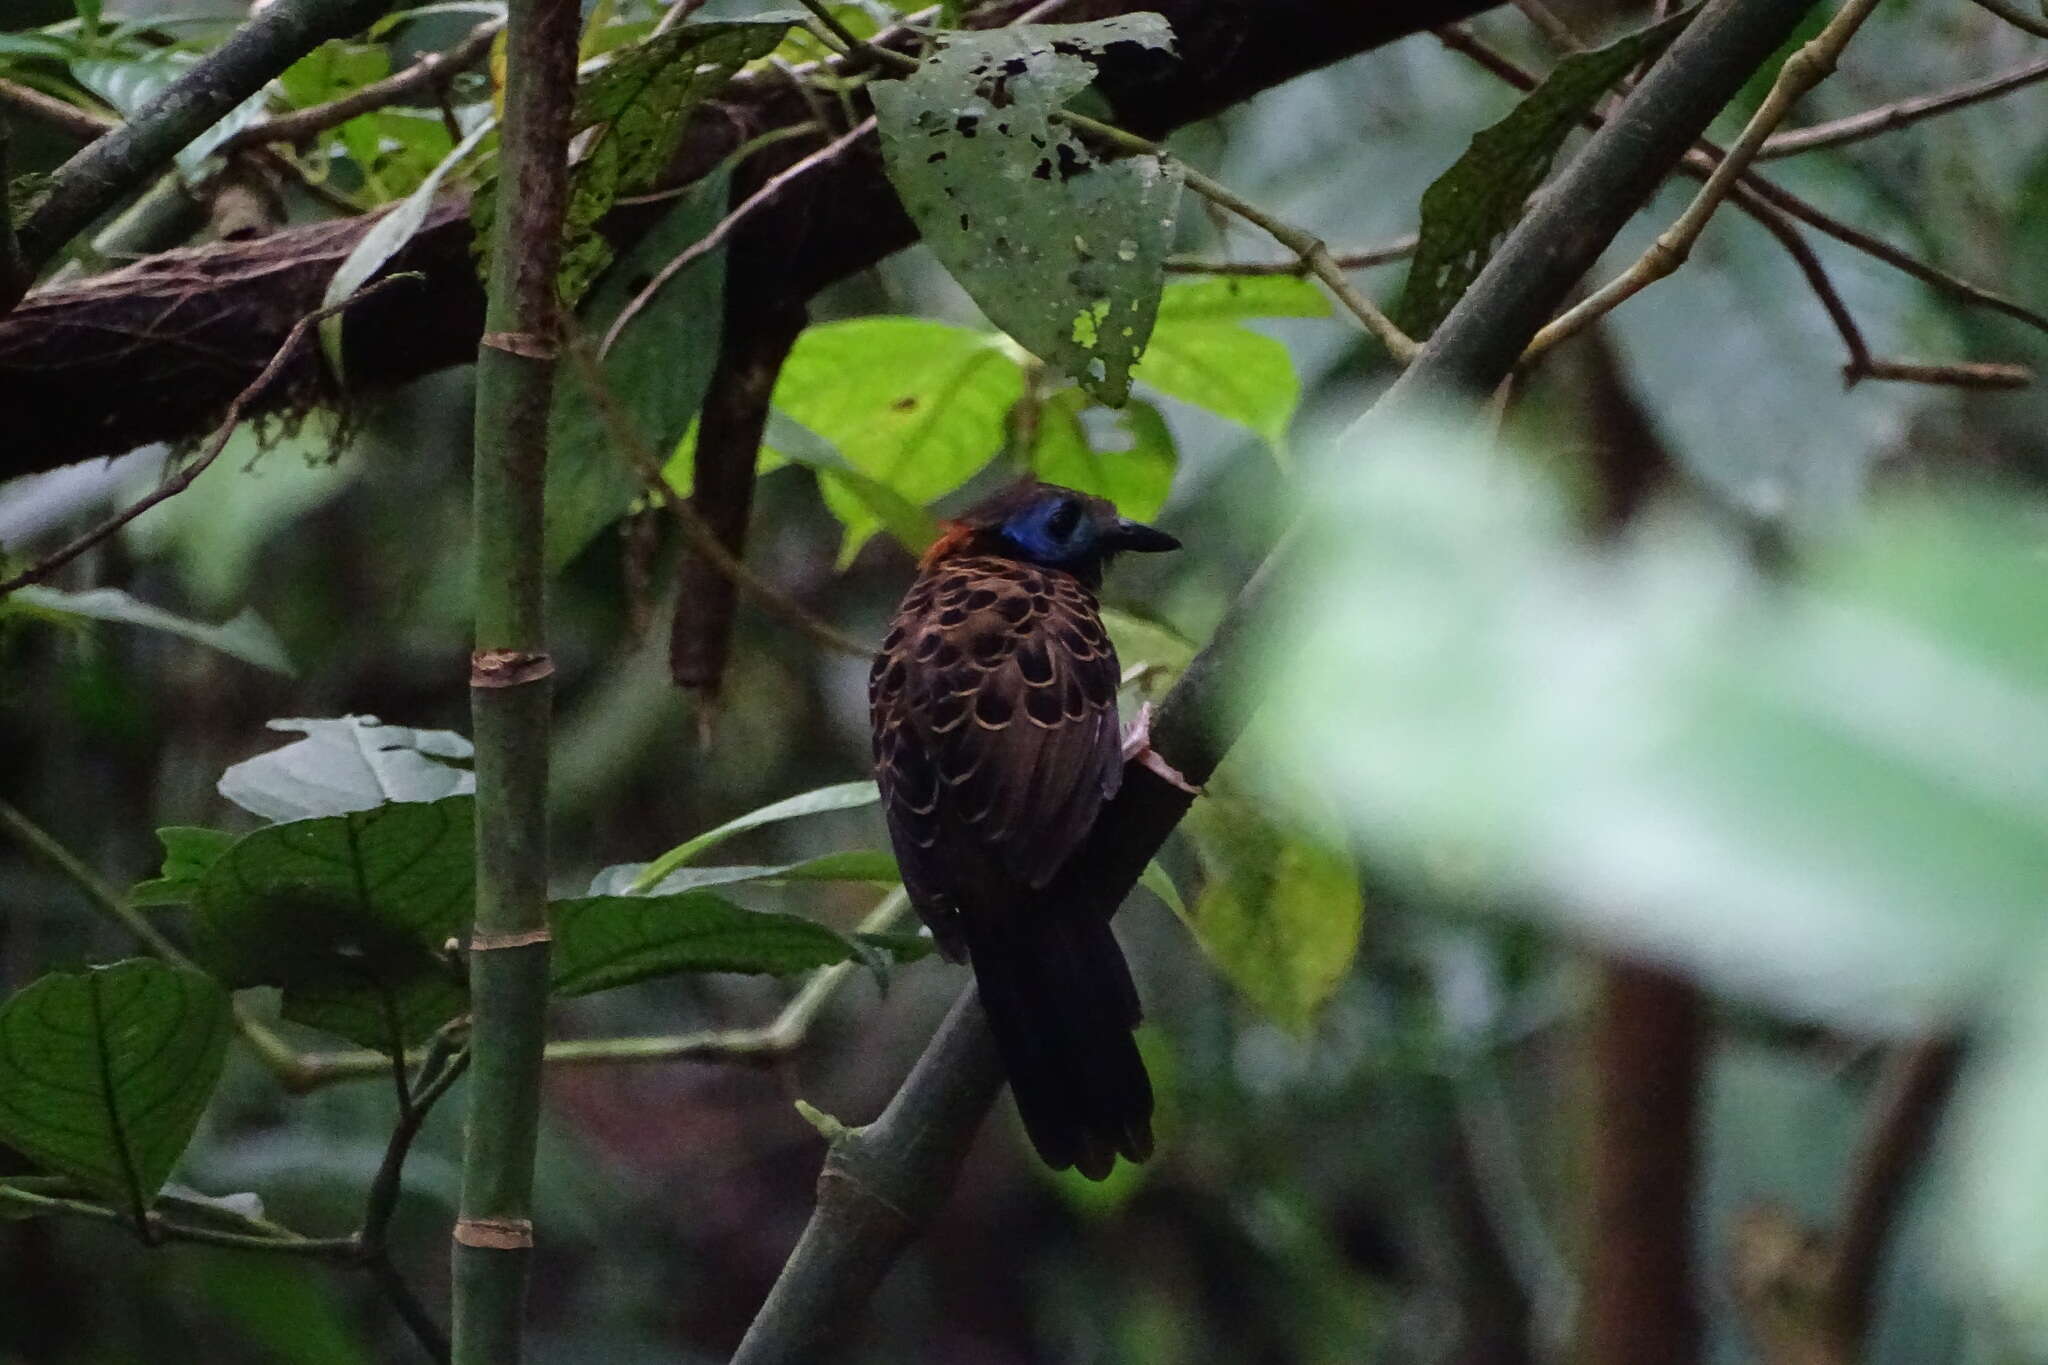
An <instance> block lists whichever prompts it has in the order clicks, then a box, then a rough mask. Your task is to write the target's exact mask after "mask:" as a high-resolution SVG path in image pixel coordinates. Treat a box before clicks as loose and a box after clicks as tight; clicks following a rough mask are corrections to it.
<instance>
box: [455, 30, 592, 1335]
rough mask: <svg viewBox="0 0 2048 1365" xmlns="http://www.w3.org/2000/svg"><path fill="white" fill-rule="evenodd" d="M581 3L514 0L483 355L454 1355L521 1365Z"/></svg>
mask: <svg viewBox="0 0 2048 1365" xmlns="http://www.w3.org/2000/svg"><path fill="white" fill-rule="evenodd" d="M578 17H579V16H578V7H577V4H576V0H513V3H512V4H511V6H510V11H509V13H508V15H507V20H506V34H507V38H506V82H505V113H504V123H503V133H502V139H503V140H502V146H503V151H502V152H501V154H500V163H499V166H500V169H499V177H498V212H497V214H496V215H495V219H494V222H493V226H492V233H491V243H490V246H491V273H490V289H489V304H488V306H487V308H486V311H485V314H484V337H483V345H482V347H481V349H480V350H479V352H478V357H477V379H476V385H477V397H476V457H475V510H474V516H475V528H476V529H475V539H476V565H477V575H476V594H477V599H476V653H475V654H474V655H473V656H472V658H471V661H470V710H471V716H472V724H473V729H474V732H475V733H474V738H475V742H476V786H477V804H476V819H477V846H476V847H477V868H476V871H477V877H476V930H475V933H474V935H473V936H472V939H471V945H470V958H469V984H470V1009H471V1018H472V1021H473V1022H472V1030H471V1035H470V1056H471V1063H470V1070H471V1082H470V1087H469V1120H468V1125H467V1128H466V1131H465V1133H464V1143H463V1160H462V1200H461V1212H460V1217H459V1218H458V1219H457V1222H456V1225H455V1246H454V1253H453V1255H454V1267H453V1278H454V1299H455V1302H454V1312H453V1327H454V1330H453V1337H454V1341H453V1357H452V1358H453V1359H454V1360H455V1361H456V1362H458V1365H518V1362H519V1360H520V1358H521V1342H522V1335H523V1332H522V1328H523V1316H524V1300H525V1296H526V1271H527V1262H528V1260H529V1259H530V1257H531V1255H532V1246H533V1223H532V1212H533V1155H534V1144H535V1139H536V1136H537V1133H538V1131H539V1126H540V1077H541V1051H542V1048H543V1047H544V1046H545V1044H546V1031H547V1009H548V945H547V939H546V934H547V891H548V848H547V784H548V720H549V710H550V702H551V699H552V687H551V675H552V674H553V672H554V665H553V663H552V661H551V660H550V659H549V657H548V652H547V650H548V644H547V628H546V616H545V601H544V573H543V566H542V561H541V544H542V541H541V524H542V511H543V504H544V500H545V499H544V492H545V489H546V485H547V437H548V411H549V407H550V402H551V399H552V397H553V393H554V375H555V351H556V347H557V345H558V344H559V338H560V334H561V317H560V304H559V299H558V296H557V293H556V288H555V275H556V271H557V268H558V266H559V264H560V260H561V239H562V213H563V207H564V205H565V203H566V202H567V198H568V167H567V161H568V133H569V110H570V106H571V103H572V101H573V99H574V97H575V83H576V40H577V26H578Z"/></svg>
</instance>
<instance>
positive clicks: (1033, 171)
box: [873, 14, 1181, 407]
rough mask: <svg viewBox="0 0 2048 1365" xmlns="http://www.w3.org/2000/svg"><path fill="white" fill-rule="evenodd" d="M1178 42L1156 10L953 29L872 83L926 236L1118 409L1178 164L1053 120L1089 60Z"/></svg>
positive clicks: (1177, 181) (1155, 277) (1160, 256)
mask: <svg viewBox="0 0 2048 1365" xmlns="http://www.w3.org/2000/svg"><path fill="white" fill-rule="evenodd" d="M1171 45H1172V32H1171V30H1170V29H1168V28H1167V26H1166V21H1165V20H1164V19H1161V18H1160V17H1159V16H1158V15H1156V14H1136V15H1126V16H1123V17H1121V18H1115V19H1103V20H1099V21H1097V22H1095V23H1091V24H1046V25H1027V26H1024V27H1021V28H1002V29H990V30H988V31H986V32H978V33H973V34H947V35H945V36H944V37H943V39H942V41H941V46H940V48H939V50H938V51H937V52H936V53H935V54H933V55H932V56H930V57H927V58H926V59H925V60H924V62H923V63H922V64H921V65H920V66H919V68H918V70H917V72H916V74H914V75H912V76H910V77H908V78H906V79H904V80H901V81H884V82H881V83H879V84H877V85H875V86H874V87H873V90H874V100H875V112H876V114H877V115H878V116H879V117H880V119H881V129H882V154H883V157H884V160H885V162H886V164H887V168H888V172H889V178H890V180H891V181H892V182H893V183H894V184H895V186H896V190H897V193H898V194H899V195H900V196H901V197H902V200H903V205H904V207H905V208H906V209H907V210H909V213H910V216H911V218H912V219H913V220H915V221H916V223H917V226H918V229H919V231H920V232H921V233H922V234H923V237H924V241H925V244H926V245H928V246H929V247H931V249H932V252H933V254H935V255H936V256H938V258H939V260H940V261H942V262H944V264H945V266H946V268H947V269H948V270H950V271H952V272H953V276H954V278H956V279H957V280H959V281H960V284H961V287H962V288H964V289H966V290H967V292H968V293H969V294H971V295H973V297H974V301H975V302H976V303H978V304H980V305H981V309H982V311H983V312H985V313H987V314H988V316H989V319H990V320H991V321H993V322H994V323H995V324H996V325H997V326H998V327H1001V328H1002V329H1003V330H1004V331H1006V332H1008V333H1009V334H1010V335H1011V336H1013V337H1015V338H1016V339H1017V341H1018V343H1019V344H1020V345H1022V346H1024V347H1025V349H1027V350H1029V351H1031V352H1032V353H1034V354H1035V355H1038V356H1040V357H1041V358H1043V359H1044V360H1046V361H1047V362H1048V363H1050V364H1052V365H1056V366H1058V367H1059V368H1060V369H1061V370H1063V371H1065V372H1066V373H1067V374H1069V375H1071V376H1072V377H1073V378H1074V379H1075V381H1076V382H1078V383H1080V384H1082V385H1085V386H1086V387H1087V388H1088V390H1089V392H1091V393H1092V394H1094V395H1095V396H1096V397H1097V398H1098V399H1100V400H1101V401H1103V402H1105V403H1108V404H1110V405H1111V406H1112V407H1114V406H1118V405H1120V404H1122V402H1123V401H1124V399H1125V397H1126V396H1128V395H1129V393H1130V388H1131V366H1132V365H1133V364H1134V363H1136V361H1137V358H1138V356H1139V355H1140V354H1141V353H1142V352H1143V351H1144V349H1145V343H1146V341H1147V340H1148V339H1149V338H1150V336H1151V334H1152V321H1153V315H1154V313H1155V312H1156V311H1157V309H1158V306H1159V291H1160V286H1161V281H1162V279H1163V270H1164V265H1165V259H1166V252H1167V248H1168V246H1169V245H1170V244H1171V241H1172V236H1173V220H1174V211H1175V207H1176V205H1177V204H1178V203H1179V200H1180V186H1181V174H1180V169H1179V167H1178V166H1177V165H1175V164H1174V163H1172V162H1170V161H1161V160H1160V159H1159V158H1157V157H1152V156H1131V157H1123V158H1120V159H1117V160H1105V159H1103V158H1102V157H1100V156H1098V155H1097V154H1096V153H1095V152H1093V151H1092V150H1090V149H1089V147H1088V146H1087V145H1086V144H1085V143H1083V142H1082V141H1081V139H1080V138H1079V137H1078V136H1077V135H1076V134H1075V133H1074V131H1073V129H1071V128H1069V127H1067V126H1066V125H1064V124H1062V123H1059V122H1057V121H1056V120H1055V119H1054V115H1055V113H1057V112H1058V110H1059V109H1060V107H1061V106H1062V105H1064V104H1065V103H1066V102H1067V101H1068V100H1069V99H1071V98H1073V97H1074V96H1075V95H1078V94H1080V93H1081V91H1083V90H1084V89H1086V88H1087V87H1088V85H1089V84H1090V83H1091V82H1092V81H1093V80H1094V78H1095V68H1094V65H1093V60H1092V59H1094V58H1096V57H1099V56H1100V55H1102V54H1103V53H1105V52H1107V51H1108V50H1110V49H1111V48H1114V47H1119V46H1136V47H1141V48H1151V49H1158V50H1167V49H1170V47H1171Z"/></svg>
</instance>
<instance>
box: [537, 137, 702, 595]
mask: <svg viewBox="0 0 2048 1365" xmlns="http://www.w3.org/2000/svg"><path fill="white" fill-rule="evenodd" d="M728 180H729V176H728V174H727V173H726V172H724V171H719V172H717V173H715V174H712V175H709V176H706V177H705V178H704V179H703V180H701V181H699V182H698V183H697V184H696V185H694V186H692V187H691V189H690V192H689V193H688V194H686V195H684V196H682V198H680V199H679V200H677V201H676V203H675V205H674V206H673V207H672V208H670V209H669V211H668V212H667V213H665V214H663V215H662V217H661V220H660V221H659V222H657V223H656V224H655V225H654V226H653V228H651V229H650V230H649V231H648V233H647V235H646V236H645V237H643V238H641V239H640V241H639V242H638V243H636V244H635V245H634V247H633V249H632V250H631V251H629V252H628V253H627V255H626V258H625V259H624V260H622V261H620V262H619V263H618V264H617V266H616V267H615V268H613V269H612V270H610V271H608V272H606V274H605V276H604V279H603V280H602V281H601V282H600V283H599V285H598V287H597V288H596V290H594V291H593V292H592V293H591V295H590V297H589V298H588V299H587V300H586V301H585V303H584V307H583V309H582V317H581V319H580V321H581V324H582V326H583V328H584V330H585V332H586V334H588V335H590V336H593V337H601V336H603V335H604V334H605V331H606V329H608V328H609V327H610V326H611V324H612V321H613V319H615V318H617V317H618V315H619V314H620V313H621V312H623V311H625V308H626V305H627V304H629V303H631V302H632V301H633V297H634V296H635V295H636V294H638V293H639V292H640V290H641V289H642V288H643V287H645V286H646V285H647V283H648V282H649V281H650V280H652V279H653V278H654V276H655V274H656V273H657V272H658V271H660V270H661V268H662V267H663V266H665V265H667V264H668V263H669V261H671V260H672V259H674V258H675V257H676V256H677V255H679V254H681V252H682V251H683V250H684V249H685V248H687V247H689V246H691V245H692V244H693V243H695V242H697V241H698V240H699V239H700V238H702V237H703V236H704V234H705V233H707V232H709V231H710V230H711V229H712V228H713V227H714V226H715V225H716V224H717V222H718V220H719V218H720V217H721V216H722V215H723V214H724V212H725V202H726V186H727V183H728ZM724 310H725V251H724V249H723V248H720V249H719V250H716V251H710V252H706V253H705V254H704V255H703V256H701V257H699V258H698V259H697V260H696V261H693V262H692V263H691V264H690V265H689V266H688V267H687V268H685V269H684V270H682V271H681V272H680V273H678V274H677V275H676V277H675V278H673V279H671V280H670V281H669V282H668V283H667V284H666V285H664V286H662V289H661V292H660V293H658V294H656V295H655V296H654V297H653V298H652V299H649V300H648V302H647V306H646V307H644V308H642V309H641V310H640V312H639V313H638V314H637V315H636V316H635V317H634V318H633V321H632V322H631V323H630V324H629V325H628V326H627V327H626V328H625V329H624V330H623V331H621V332H620V333H619V339H618V341H617V342H616V343H614V344H613V346H612V349H611V351H610V353H609V354H607V355H606V356H605V358H604V361H603V366H604V375H605V381H606V383H607V385H608V386H609V387H610V389H611V392H612V395H613V396H614V397H615V398H616V399H617V400H618V404H619V407H620V410H621V415H622V416H623V417H624V418H625V419H626V420H627V421H628V422H629V423H630V424H631V425H632V426H633V428H634V430H636V431H638V432H639V433H640V439H641V440H642V442H643V443H644V444H645V445H646V447H647V449H648V450H651V451H655V452H660V451H665V450H668V449H669V448H670V447H671V446H674V445H675V444H676V443H677V442H678V441H679V440H680V439H681V438H682V437H683V435H684V433H685V432H687V431H688V430H689V428H690V424H691V422H692V421H694V420H695V418H696V416H697V410H698V409H699V408H700V407H702V406H703V403H704V394H705V391H706V390H707V389H709V388H710V386H711V372H712V370H713V369H714V368H715V367H716V365H717V364H718V346H719V338H720V336H721V334H722V331H723V326H724V316H725V314H724ZM646 486H647V481H646V479H645V478H644V477H642V475H641V472H640V471H639V470H638V469H636V468H634V466H633V459H632V456H631V454H630V453H628V452H627V451H624V450H621V449H620V448H619V444H618V442H617V441H615V440H614V439H613V438H612V433H611V428H610V427H609V426H608V425H607V424H606V422H605V419H604V416H603V415H602V413H601V412H600V411H599V409H598V406H597V404H596V402H595V401H594V400H593V399H592V398H591V395H590V389H589V386H588V385H586V384H585V383H584V381H583V376H582V374H581V373H580V372H579V370H578V368H577V366H576V365H575V364H573V363H570V364H564V365H562V366H561V367H560V368H559V369H558V371H557V373H556V377H555V404H554V410H553V412H552V414H551V415H550V416H549V418H548V489H547V505H546V512H545V517H546V521H545V526H546V546H547V565H548V571H549V572H550V573H554V572H558V571H559V570H561V569H562V568H563V567H564V566H565V565H567V564H568V563H569V561H570V560H572V559H574V558H575V557H576V556H577V555H578V554H579V553H581V552H582V550H583V547H584V546H586V545H588V544H589V543H590V541H591V538H592V537H594V536H595V535H596V534H597V533H598V532H599V531H601V530H603V529H604V528H605V527H607V526H609V525H611V524H612V523H613V522H615V521H617V520H618V519H619V518H620V517H622V516H624V515H625V514H626V511H627V509H628V508H629V507H631V506H632V504H633V501H634V499H635V498H638V497H639V496H640V495H641V494H642V493H643V492H644V491H645V490H646Z"/></svg>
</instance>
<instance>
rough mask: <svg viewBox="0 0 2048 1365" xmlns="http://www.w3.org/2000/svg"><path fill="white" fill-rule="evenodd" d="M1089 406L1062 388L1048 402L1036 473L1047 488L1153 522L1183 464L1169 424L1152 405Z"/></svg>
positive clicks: (1043, 413) (1043, 412)
mask: <svg viewBox="0 0 2048 1365" xmlns="http://www.w3.org/2000/svg"><path fill="white" fill-rule="evenodd" d="M1088 407H1089V404H1088V397H1087V395H1086V394H1084V393H1083V392H1082V391H1081V390H1079V389H1062V390H1060V391H1059V392H1058V393H1055V394H1054V395H1052V397H1050V398H1048V399H1047V400H1046V401H1045V403H1044V405H1043V406H1042V407H1041V408H1040V409H1039V415H1038V446H1037V449H1036V450H1034V451H1033V452H1032V456H1031V468H1032V472H1033V473H1035V474H1037V475H1038V477H1039V478H1041V479H1044V480H1045V481H1046V482H1048V483H1057V484H1064V485H1066V486H1067V487H1068V488H1078V489H1080V490H1081V491H1082V492H1084V493H1093V494H1095V495H1097V496H1098V497H1104V498H1108V499H1109V500H1110V501H1111V502H1113V503H1115V504H1116V507H1117V510H1118V511H1119V512H1121V513H1122V514H1123V515H1125V516H1127V517H1130V518H1131V519H1132V520H1134V521H1150V520H1151V519H1152V518H1153V517H1155V516H1157V515H1158V513H1159V509H1160V508H1162V507H1164V506H1165V505H1166V495H1167V494H1168V493H1169V492H1171V491H1172V489H1173V472H1174V469H1175V467H1176V466H1177V465H1178V464H1179V462H1180V450H1179V448H1178V447H1177V446H1175V445H1174V442H1173V433H1172V432H1171V431H1169V430H1167V426H1166V419H1165V418H1164V417H1162V416H1160V413H1159V409H1158V408H1156V407H1154V406H1152V405H1151V404H1150V403H1126V404H1125V405H1124V406H1123V407H1122V408H1120V409H1116V410H1114V411H1111V410H1104V409H1097V410H1095V411H1094V412H1090V411H1089V410H1088ZM1091 418H1093V419H1095V420H1093V421H1092V422H1091V420H1090V419H1091ZM1091 426H1092V427H1094V428H1095V430H1094V431H1091V430H1090V428H1091Z"/></svg>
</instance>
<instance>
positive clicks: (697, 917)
mask: <svg viewBox="0 0 2048 1365" xmlns="http://www.w3.org/2000/svg"><path fill="white" fill-rule="evenodd" d="M548 918H549V920H550V922H551V924H552V925H553V929H554V936H555V948H554V954H553V956H552V958H551V959H550V962H551V970H552V971H553V973H554V989H555V994H557V995H588V994H590V993H591V992H592V991H602V990H609V989H611V988H612V987H614V986H627V985H631V984H633V983H634V982H636V981H648V980H652V979H653V978H655V977H659V976H672V975H675V974H677V973H679V972H754V973H761V974H765V975H769V976H788V975H791V974H793V973H796V972H805V971H809V970H811V969H812V968H814V967H830V966H832V965H833V964H834V963H839V962H857V961H864V960H866V959H867V956H868V952H866V951H863V947H866V948H867V949H868V950H869V951H873V950H876V949H883V950H886V949H887V948H888V947H889V942H890V941H889V940H888V939H886V938H879V937H870V939H869V940H868V941H867V943H866V944H865V945H863V944H859V943H856V942H854V941H852V940H849V939H847V938H846V937H844V936H843V935H840V934H837V933H834V932H833V931H832V930H830V929H827V928H826V927H825V926H824V925H822V924H819V923H817V922H816V921H814V920H807V919H802V918H800V917H798V916H796V915H781V914H773V913H769V912H765V911H759V910H747V909H743V908H741V907H740V906H737V905H734V904H733V903H732V902H731V901H728V900H725V899H723V898H722V897H719V896H714V895H712V894H711V893H710V892H708V891H690V892H685V893H683V894H682V895H677V896H586V897H583V898H581V899H578V900H564V901H556V902H555V903H554V904H552V905H551V906H549V907H548ZM919 942H921V941H919ZM908 951H910V952H912V953H914V954H915V955H916V956H922V955H923V953H924V951H926V949H924V948H921V947H920V948H912V949H908Z"/></svg>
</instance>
